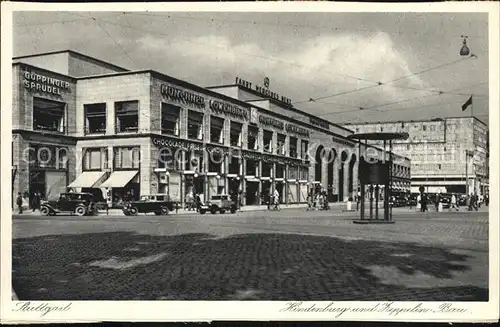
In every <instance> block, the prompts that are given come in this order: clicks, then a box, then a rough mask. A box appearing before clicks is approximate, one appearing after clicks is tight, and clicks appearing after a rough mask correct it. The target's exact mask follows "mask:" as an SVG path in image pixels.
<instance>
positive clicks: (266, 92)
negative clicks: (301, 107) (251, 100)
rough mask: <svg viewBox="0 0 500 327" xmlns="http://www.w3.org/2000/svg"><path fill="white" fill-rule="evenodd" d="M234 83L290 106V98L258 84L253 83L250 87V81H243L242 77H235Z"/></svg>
mask: <svg viewBox="0 0 500 327" xmlns="http://www.w3.org/2000/svg"><path fill="white" fill-rule="evenodd" d="M236 84H238V85H241V86H243V87H245V88H247V89H251V90H254V91H257V92H258V93H260V94H261V95H263V96H264V97H268V98H271V99H274V100H276V101H279V102H282V103H284V104H286V105H287V106H292V100H290V99H289V98H287V97H284V96H280V95H279V94H277V93H275V92H272V91H270V90H269V89H268V88H267V87H262V86H259V85H255V86H254V87H253V88H252V83H250V82H248V81H245V80H243V79H241V78H239V77H236ZM268 85H269V84H268Z"/></svg>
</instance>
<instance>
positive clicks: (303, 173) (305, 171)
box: [299, 167, 309, 181]
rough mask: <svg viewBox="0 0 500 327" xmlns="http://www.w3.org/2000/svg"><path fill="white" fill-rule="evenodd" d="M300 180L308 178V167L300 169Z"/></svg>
mask: <svg viewBox="0 0 500 327" xmlns="http://www.w3.org/2000/svg"><path fill="white" fill-rule="evenodd" d="M299 177H300V179H301V180H303V181H306V180H307V179H308V177H309V168H308V167H300V176H299Z"/></svg>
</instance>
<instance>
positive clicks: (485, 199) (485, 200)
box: [484, 194, 490, 206]
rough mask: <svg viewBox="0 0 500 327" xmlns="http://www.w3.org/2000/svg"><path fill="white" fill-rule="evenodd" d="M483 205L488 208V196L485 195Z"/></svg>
mask: <svg viewBox="0 0 500 327" xmlns="http://www.w3.org/2000/svg"><path fill="white" fill-rule="evenodd" d="M484 204H485V205H486V206H488V205H489V204H490V196H489V194H486V195H485V196H484Z"/></svg>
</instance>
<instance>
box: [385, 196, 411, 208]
mask: <svg viewBox="0 0 500 327" xmlns="http://www.w3.org/2000/svg"><path fill="white" fill-rule="evenodd" d="M389 205H391V206H392V207H404V206H407V205H408V199H407V196H406V194H395V195H392V196H391V197H390V199H389Z"/></svg>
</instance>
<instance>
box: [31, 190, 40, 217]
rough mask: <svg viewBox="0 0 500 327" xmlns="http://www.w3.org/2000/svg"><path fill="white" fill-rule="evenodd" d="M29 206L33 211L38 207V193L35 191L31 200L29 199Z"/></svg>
mask: <svg viewBox="0 0 500 327" xmlns="http://www.w3.org/2000/svg"><path fill="white" fill-rule="evenodd" d="M31 206H32V208H33V212H35V210H36V209H40V193H38V192H35V194H34V195H33V200H32V201H31Z"/></svg>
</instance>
